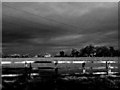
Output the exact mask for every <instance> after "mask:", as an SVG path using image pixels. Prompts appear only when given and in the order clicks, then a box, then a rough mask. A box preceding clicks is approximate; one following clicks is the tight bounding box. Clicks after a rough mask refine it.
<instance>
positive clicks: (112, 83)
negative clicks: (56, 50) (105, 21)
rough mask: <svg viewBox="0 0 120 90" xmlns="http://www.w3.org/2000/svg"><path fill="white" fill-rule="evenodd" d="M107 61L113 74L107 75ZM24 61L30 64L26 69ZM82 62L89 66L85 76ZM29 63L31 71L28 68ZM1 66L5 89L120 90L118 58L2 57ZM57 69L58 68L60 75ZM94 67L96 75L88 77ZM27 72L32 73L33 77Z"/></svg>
mask: <svg viewBox="0 0 120 90" xmlns="http://www.w3.org/2000/svg"><path fill="white" fill-rule="evenodd" d="M35 61H37V62H38V61H39V63H34V62H35ZM56 61H57V62H58V64H57V66H55V63H56ZM106 61H107V63H110V69H111V74H110V75H106ZM25 62H27V68H25ZM83 62H85V63H86V64H85V70H86V73H85V74H82V72H83V69H82V63H83ZM30 63H31V66H32V70H30V69H29V67H30ZM1 64H2V85H3V90H9V89H12V90H34V89H35V90H39V89H41V90H45V89H47V90H48V89H49V90H79V89H80V88H83V89H98V90H106V89H111V88H113V89H119V88H120V87H119V85H120V74H119V73H120V67H119V66H120V61H119V58H118V57H106V58H103V57H100V58H99V57H95V58H91V57H81V58H3V59H2V62H1ZM55 67H57V68H58V73H57V75H56V73H55ZM91 67H92V72H93V73H94V74H92V75H91V74H89V73H90V72H91ZM103 72H104V73H105V74H103ZM113 72H114V73H113ZM26 73H28V74H29V73H30V74H29V75H30V77H29V75H28V74H27V75H26ZM95 73H96V74H95ZM97 73H98V74H97Z"/></svg>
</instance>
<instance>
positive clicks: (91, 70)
mask: <svg viewBox="0 0 120 90" xmlns="http://www.w3.org/2000/svg"><path fill="white" fill-rule="evenodd" d="M92 66H93V61H91V67H90V74H93V67H92Z"/></svg>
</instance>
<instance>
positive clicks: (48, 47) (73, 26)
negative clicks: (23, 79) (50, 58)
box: [2, 2, 118, 53]
mask: <svg viewBox="0 0 120 90" xmlns="http://www.w3.org/2000/svg"><path fill="white" fill-rule="evenodd" d="M117 12H118V7H117V3H114V2H113V3H97V2H96V3H88V2H86V3H83V2H79V3H78V2H77V3H75V2H70V3H67V2H66V3H65V2H64V3H63V2H61V3H50V2H47V3H44V2H40V3H34V2H26V3H23V2H16V3H10V2H8V3H5V2H4V3H3V17H2V19H3V22H2V25H3V31H2V40H3V51H4V52H9V53H11V52H14V53H15V52H18V53H23V52H24V53H25V52H26V53H27V52H33V53H37V52H40V51H41V52H47V51H49V52H50V51H51V52H53V51H55V52H56V51H57V50H60V49H67V50H68V49H70V48H73V47H75V48H76V47H77V48H81V47H82V46H84V45H87V44H90V43H94V44H101V45H102V44H106V45H113V46H117V42H116V41H117V40H118V38H117V32H118V14H117ZM26 48H27V50H25V49H26ZM53 49H54V50H53Z"/></svg>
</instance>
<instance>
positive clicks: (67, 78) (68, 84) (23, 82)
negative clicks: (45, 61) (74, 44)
mask: <svg viewBox="0 0 120 90" xmlns="http://www.w3.org/2000/svg"><path fill="white" fill-rule="evenodd" d="M5 80H7V78H6V79H4V78H3V80H2V85H3V86H2V90H80V89H82V90H83V89H90V90H91V89H96V90H109V89H119V90H120V77H119V76H117V77H114V76H106V75H82V74H81V75H63V76H55V75H52V76H51V75H48V76H41V77H40V76H36V77H32V78H25V76H20V77H17V78H15V79H14V80H15V81H14V82H5ZM12 80H13V79H12Z"/></svg>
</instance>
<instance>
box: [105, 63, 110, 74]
mask: <svg viewBox="0 0 120 90" xmlns="http://www.w3.org/2000/svg"><path fill="white" fill-rule="evenodd" d="M106 73H107V75H109V74H110V73H111V67H110V62H109V63H108V62H107V61H106Z"/></svg>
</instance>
